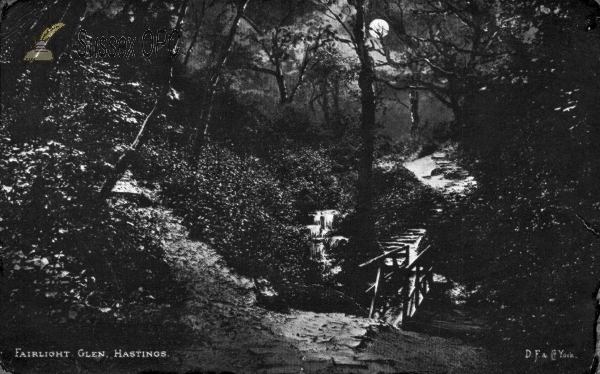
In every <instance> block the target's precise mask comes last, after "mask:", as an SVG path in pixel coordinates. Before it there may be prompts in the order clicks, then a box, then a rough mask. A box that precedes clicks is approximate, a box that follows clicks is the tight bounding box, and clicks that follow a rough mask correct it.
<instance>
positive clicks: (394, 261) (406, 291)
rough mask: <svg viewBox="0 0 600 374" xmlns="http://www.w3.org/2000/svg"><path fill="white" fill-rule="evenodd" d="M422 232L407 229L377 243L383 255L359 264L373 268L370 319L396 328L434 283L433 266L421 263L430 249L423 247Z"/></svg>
mask: <svg viewBox="0 0 600 374" xmlns="http://www.w3.org/2000/svg"><path fill="white" fill-rule="evenodd" d="M424 237H425V230H424V229H413V230H407V231H406V232H404V233H403V234H401V235H398V236H394V237H391V238H387V239H384V240H380V241H379V245H380V246H381V248H382V249H383V253H382V254H381V255H379V256H376V257H374V258H372V259H370V260H368V261H366V262H364V263H362V264H360V265H359V267H361V268H373V269H374V270H375V269H376V270H375V271H374V273H376V276H375V282H374V283H372V284H369V287H368V288H367V290H366V292H371V293H372V294H373V296H372V298H371V307H370V308H369V318H378V319H382V320H385V321H386V322H388V323H390V324H391V325H393V326H395V327H400V326H401V325H402V323H403V322H406V321H407V320H408V318H410V317H412V316H413V315H414V314H415V312H416V311H417V307H418V306H419V305H420V304H421V303H422V302H423V299H424V298H425V294H427V292H429V289H430V288H431V285H432V283H433V273H432V270H433V269H432V267H431V266H429V265H427V263H426V261H424V258H425V256H424V255H425V253H426V252H427V250H428V249H429V246H427V247H425V248H422V245H421V244H422V242H423V238H424Z"/></svg>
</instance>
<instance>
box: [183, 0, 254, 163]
mask: <svg viewBox="0 0 600 374" xmlns="http://www.w3.org/2000/svg"><path fill="white" fill-rule="evenodd" d="M249 2H250V0H240V1H239V4H238V7H237V11H236V14H235V17H234V19H233V23H232V25H231V28H230V29H229V34H228V35H227V39H226V40H225V45H224V46H223V47H222V48H221V51H220V53H219V56H218V58H217V62H216V64H215V65H214V66H213V68H212V69H210V70H209V79H208V80H207V83H208V87H207V90H206V92H205V94H203V97H204V99H203V100H202V103H201V105H202V108H203V109H202V111H201V113H200V121H199V123H198V127H197V129H196V136H195V139H194V140H193V154H194V156H195V155H197V154H198V153H199V152H200V150H201V149H202V146H203V145H204V140H205V138H206V136H207V134H208V129H209V123H210V116H211V113H212V109H213V103H214V99H215V94H216V92H217V87H218V85H219V81H220V80H221V73H222V70H223V68H224V67H225V63H226V62H227V58H228V57H229V54H230V52H231V47H232V46H233V40H234V38H235V35H236V33H237V29H238V26H239V23H240V19H241V18H242V16H243V15H244V12H245V10H246V6H247V5H248V3H249Z"/></svg>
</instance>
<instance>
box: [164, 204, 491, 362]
mask: <svg viewBox="0 0 600 374" xmlns="http://www.w3.org/2000/svg"><path fill="white" fill-rule="evenodd" d="M163 218H164V220H165V222H167V227H168V230H169V235H168V238H169V240H168V242H166V244H167V248H168V253H167V255H168V261H169V262H170V263H171V265H172V266H173V268H174V270H175V271H176V273H177V274H178V277H179V279H180V280H181V281H182V282H184V283H185V284H186V285H187V288H188V291H189V292H188V294H187V296H186V300H185V301H184V302H183V304H182V306H181V307H180V309H179V310H178V311H173V312H176V313H175V314H176V315H177V316H178V318H179V319H180V321H181V322H183V323H184V324H186V325H187V326H189V327H190V328H191V330H192V331H193V333H192V334H191V335H186V336H185V337H182V339H183V341H182V342H181V344H180V345H178V347H179V348H177V349H175V350H174V352H172V357H173V363H172V365H171V366H172V367H171V368H169V369H170V370H176V371H177V372H186V371H190V370H202V371H224V370H225V371H232V372H236V373H241V372H252V373H300V372H310V373H312V372H335V373H338V372H340V373H346V372H348V373H349V372H352V373H375V372H390V373H391V372H399V371H407V370H408V371H410V370H429V371H430V372H434V373H438V372H439V373H446V372H448V371H447V370H446V368H448V367H450V368H460V371H456V372H461V373H470V372H472V373H480V372H481V371H477V370H475V371H470V368H471V367H473V368H481V367H487V362H486V360H485V359H483V358H482V355H481V352H479V351H477V349H476V348H474V347H470V346H465V345H464V344H463V343H460V342H457V341H456V340H454V339H449V338H444V337H432V336H429V335H426V334H420V333H415V332H403V331H399V330H395V329H393V328H391V327H389V326H384V325H381V324H380V323H378V322H377V321H375V320H370V319H367V318H361V317H356V316H350V315H345V314H342V313H314V312H309V311H299V310H292V311H290V312H289V313H278V312H274V311H270V310H267V309H264V308H262V307H261V306H259V305H257V303H256V297H255V293H254V291H253V283H252V282H251V281H250V280H248V279H245V278H243V277H240V276H238V275H236V274H234V273H233V272H231V271H230V270H229V269H228V268H227V267H226V266H225V264H224V262H223V260H222V259H221V258H220V256H219V255H218V254H217V253H216V252H215V251H214V250H213V249H211V248H209V247H208V246H207V245H205V244H204V243H201V242H197V241H192V240H189V239H188V238H187V231H186V230H185V228H184V227H183V226H181V224H180V222H179V220H178V219H177V218H176V217H173V216H172V215H171V214H170V213H169V212H166V211H163ZM440 353H443V354H440ZM161 369H163V370H164V369H165V367H162V368H161ZM450 372H452V371H450Z"/></svg>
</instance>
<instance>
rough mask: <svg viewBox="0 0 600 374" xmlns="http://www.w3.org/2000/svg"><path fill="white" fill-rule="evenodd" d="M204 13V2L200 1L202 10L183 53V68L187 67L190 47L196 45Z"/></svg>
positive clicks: (190, 52) (192, 47)
mask: <svg viewBox="0 0 600 374" xmlns="http://www.w3.org/2000/svg"><path fill="white" fill-rule="evenodd" d="M205 14H206V2H205V1H203V2H202V11H201V12H200V17H198V19H197V20H196V23H197V25H196V31H195V32H194V36H193V37H192V41H191V42H190V46H189V47H188V49H187V52H186V53H185V58H184V59H183V68H184V69H185V68H186V67H187V64H188V61H189V60H190V56H191V54H192V49H194V46H195V45H196V42H197V41H198V36H199V35H200V30H202V23H203V22H204V15H205Z"/></svg>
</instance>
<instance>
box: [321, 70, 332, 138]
mask: <svg viewBox="0 0 600 374" xmlns="http://www.w3.org/2000/svg"><path fill="white" fill-rule="evenodd" d="M327 81H328V79H327V76H325V77H323V80H322V81H321V94H322V95H323V98H322V101H321V102H322V108H323V119H324V120H325V124H326V125H327V126H329V124H330V123H331V119H330V118H329V92H328V87H327V83H328V82H327Z"/></svg>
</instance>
